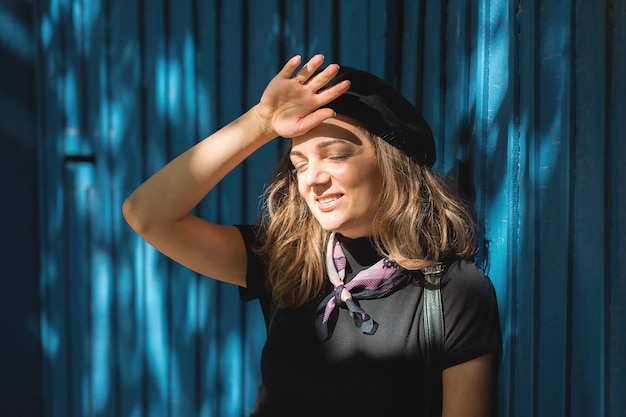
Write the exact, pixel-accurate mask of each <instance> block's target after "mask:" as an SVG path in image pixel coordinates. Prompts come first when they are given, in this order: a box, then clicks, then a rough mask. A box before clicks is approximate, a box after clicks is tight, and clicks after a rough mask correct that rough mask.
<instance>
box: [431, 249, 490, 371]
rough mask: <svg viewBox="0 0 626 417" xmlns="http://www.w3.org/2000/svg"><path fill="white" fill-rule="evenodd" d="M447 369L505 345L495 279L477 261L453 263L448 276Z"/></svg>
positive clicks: (445, 291)
mask: <svg viewBox="0 0 626 417" xmlns="http://www.w3.org/2000/svg"><path fill="white" fill-rule="evenodd" d="M442 299H443V306H444V320H445V344H444V346H445V347H444V363H443V367H444V368H449V367H451V366H454V365H458V364H460V363H463V362H466V361H469V360H471V359H475V358H477V357H479V356H483V355H486V354H489V353H496V354H499V353H500V351H501V348H502V337H501V332H500V319H499V314H498V303H497V299H496V294H495V290H494V287H493V284H492V282H491V280H490V279H489V278H488V277H487V276H485V274H484V273H483V271H482V270H480V269H479V268H478V267H476V266H475V265H474V264H473V263H471V262H467V261H460V262H456V263H454V264H452V265H451V266H450V268H449V270H448V272H447V274H446V278H445V279H444V286H443V287H442Z"/></svg>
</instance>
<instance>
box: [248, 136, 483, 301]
mask: <svg viewBox="0 0 626 417" xmlns="http://www.w3.org/2000/svg"><path fill="white" fill-rule="evenodd" d="M366 133H367V132H366ZM366 136H367V137H368V138H370V139H371V141H372V143H373V144H374V147H375V149H376V156H377V160H378V165H379V168H380V171H381V174H382V178H383V184H382V191H381V195H380V197H379V199H378V200H379V205H378V210H377V212H376V215H375V219H374V222H373V233H372V236H371V239H372V241H373V243H374V245H375V246H376V248H377V250H378V251H379V252H380V253H381V254H383V255H385V256H388V257H389V258H390V259H392V260H394V261H395V262H397V263H398V264H399V265H400V266H402V267H403V268H405V269H408V270H418V269H422V268H425V267H428V266H432V265H434V264H436V263H437V262H440V261H442V260H443V259H444V258H463V259H471V258H472V257H473V256H474V255H475V253H476V245H477V239H476V222H475V219H474V215H473V212H472V210H471V207H470V206H469V205H468V204H467V202H465V201H464V200H463V199H462V198H461V197H460V196H459V194H458V193H457V192H456V191H455V189H454V188H453V187H452V185H451V184H450V183H449V181H448V180H447V179H446V178H444V177H443V176H441V175H439V174H437V173H435V172H433V171H432V169H431V168H430V167H426V166H422V165H419V164H417V163H415V162H413V161H412V160H411V158H410V157H409V156H407V155H406V154H404V153H403V152H402V151H400V150H398V149H397V148H395V147H393V146H392V145H390V144H388V143H387V142H385V141H384V140H382V139H380V138H379V137H375V136H373V135H371V134H369V133H367V135H366ZM292 170H293V165H292V164H291V161H290V159H289V152H286V153H285V155H284V156H283V157H282V158H281V160H280V162H279V163H278V165H277V167H276V169H275V171H274V174H273V176H272V180H271V181H270V185H269V186H268V188H267V189H266V190H265V193H264V207H263V209H264V210H263V212H264V213H263V217H262V219H261V222H260V229H259V232H260V237H261V239H260V240H261V241H262V242H263V243H262V244H261V245H260V246H259V247H258V248H255V251H256V252H257V253H258V254H259V255H261V256H263V257H264V258H265V259H267V261H268V273H269V276H268V285H269V289H270V291H271V293H272V296H273V297H274V298H275V299H276V300H277V302H278V305H279V306H280V307H297V306H300V305H303V304H305V303H307V302H309V301H311V300H313V299H315V298H316V297H317V296H318V295H319V294H320V293H321V291H322V289H323V288H324V286H325V284H326V278H325V277H326V267H325V246H326V242H327V240H328V237H329V236H330V232H329V231H326V230H324V229H322V227H321V226H320V225H319V223H318V222H317V220H316V219H315V217H314V216H313V215H312V213H311V211H310V210H309V208H308V206H307V204H306V202H305V201H304V198H303V197H302V196H301V195H300V193H299V191H298V184H297V179H296V176H295V175H294V174H293V173H292Z"/></svg>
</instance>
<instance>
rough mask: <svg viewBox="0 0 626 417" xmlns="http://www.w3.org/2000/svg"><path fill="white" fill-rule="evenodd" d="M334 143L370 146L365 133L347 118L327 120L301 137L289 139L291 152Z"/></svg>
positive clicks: (339, 117) (338, 117)
mask: <svg viewBox="0 0 626 417" xmlns="http://www.w3.org/2000/svg"><path fill="white" fill-rule="evenodd" d="M335 143H339V144H341V143H350V144H354V145H357V146H365V147H367V146H372V145H371V142H370V140H369V137H368V135H367V133H366V132H365V131H364V130H363V129H362V128H361V127H360V126H359V125H358V124H357V122H356V121H354V120H352V119H350V118H349V117H345V116H340V115H338V116H337V117H334V118H332V119H328V120H326V121H324V122H323V123H321V124H320V125H319V126H316V127H315V128H313V129H311V130H310V131H309V132H307V133H305V134H304V135H302V136H296V137H293V138H292V139H291V149H292V151H296V152H297V151H298V150H299V149H302V150H303V149H307V148H308V147H311V146H312V147H320V146H322V147H326V146H330V145H332V144H335Z"/></svg>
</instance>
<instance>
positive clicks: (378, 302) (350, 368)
mask: <svg viewBox="0 0 626 417" xmlns="http://www.w3.org/2000/svg"><path fill="white" fill-rule="evenodd" d="M238 227H239V230H240V232H241V234H242V236H243V238H244V241H245V242H246V246H247V248H248V265H247V288H241V289H240V295H241V297H242V299H243V300H244V301H248V300H253V299H259V301H260V304H261V308H262V310H263V314H264V317H265V322H266V325H267V327H268V328H267V341H266V343H265V346H264V348H263V352H262V358H261V376H262V385H261V387H260V388H259V395H258V397H257V404H256V407H255V410H254V412H253V413H252V416H253V417H264V416H272V417H278V416H290V417H291V416H346V415H357V416H381V415H384V416H394V417H399V416H405V415H406V416H421V415H422V414H421V413H422V410H423V406H422V405H421V404H422V403H423V400H424V399H423V397H424V392H426V391H427V389H426V388H427V386H426V384H427V383H428V381H427V378H426V377H425V372H426V367H425V363H424V359H423V356H422V352H421V349H420V344H419V338H420V337H423V335H424V328H423V320H422V303H421V298H422V297H421V295H422V288H421V286H420V285H419V284H418V283H417V282H416V281H415V280H413V279H411V278H408V279H407V280H406V284H405V285H403V286H400V287H399V288H398V289H397V290H395V291H394V292H392V293H391V294H389V295H387V296H385V297H383V298H379V299H373V300H359V304H360V305H361V307H363V308H364V310H365V311H367V313H368V314H370V315H371V316H372V317H373V319H374V320H375V321H376V322H377V323H378V328H377V330H376V332H375V333H374V334H371V335H370V334H364V333H362V332H361V331H360V330H359V329H358V328H357V327H356V326H355V325H354V321H353V319H352V318H351V317H350V315H349V313H348V311H347V310H345V309H341V310H340V311H339V313H338V314H337V315H336V320H337V321H336V323H335V324H334V329H333V332H332V335H331V337H330V338H329V339H328V340H326V341H321V340H320V339H319V338H318V337H317V335H316V332H315V310H316V308H317V304H318V303H319V300H317V301H314V302H311V303H308V304H306V305H304V306H302V307H299V308H287V309H276V308H275V307H274V303H273V302H272V300H271V297H270V295H269V293H268V291H267V289H266V285H265V282H266V278H267V265H266V262H264V260H262V259H259V258H258V257H257V256H256V255H254V253H253V252H252V251H251V247H253V246H254V245H255V243H256V239H257V236H256V230H257V229H256V228H255V227H254V226H238ZM344 250H345V252H346V258H347V260H348V263H349V264H352V265H351V266H352V270H351V271H348V272H349V275H353V274H354V273H356V272H358V269H362V268H363V267H364V265H359V264H358V262H359V261H357V258H360V259H363V257H362V256H360V257H359V256H357V257H355V256H353V254H351V253H350V252H349V250H346V249H345V248H344ZM361 255H362V253H361ZM365 258H367V256H366V257H365ZM372 261H373V260H372ZM361 262H362V261H361ZM372 263H373V262H372ZM327 290H328V293H330V292H331V291H332V286H331V285H329V287H328V289H327ZM321 298H323V297H321ZM321 298H320V299H321ZM442 301H443V308H444V320H445V347H444V354H443V367H444V368H447V367H450V366H454V365H457V364H460V363H462V362H465V361H468V360H471V359H474V358H477V357H479V356H482V355H485V354H488V353H498V352H499V351H500V348H501V336H500V325H499V319H498V307H497V302H496V296H495V292H494V289H493V285H492V283H491V281H490V280H489V278H487V277H486V276H485V275H484V273H483V271H481V270H480V269H478V268H477V267H476V266H475V265H474V264H473V263H471V262H468V261H455V262H453V263H452V264H451V265H450V266H449V267H448V268H447V269H446V272H445V275H444V278H443V282H442Z"/></svg>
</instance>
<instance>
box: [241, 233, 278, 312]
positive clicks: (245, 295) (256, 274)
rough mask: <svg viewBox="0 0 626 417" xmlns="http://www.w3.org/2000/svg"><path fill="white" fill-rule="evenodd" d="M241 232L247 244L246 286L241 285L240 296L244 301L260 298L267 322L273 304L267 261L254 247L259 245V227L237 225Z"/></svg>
mask: <svg viewBox="0 0 626 417" xmlns="http://www.w3.org/2000/svg"><path fill="white" fill-rule="evenodd" d="M235 227H237V229H239V233H241V237H242V238H243V241H244V243H245V245H246V259H247V261H246V262H247V265H246V287H245V288H244V287H239V297H240V298H241V300H242V301H252V300H256V299H258V300H259V303H260V304H261V309H262V310H263V314H264V316H265V319H266V322H267V318H268V317H269V310H270V305H271V299H270V294H269V292H268V290H267V285H266V281H267V262H265V261H264V260H263V259H262V258H261V257H260V256H259V255H257V254H256V253H255V252H254V250H253V248H254V247H257V246H259V242H260V239H259V227H258V226H256V225H235Z"/></svg>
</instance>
